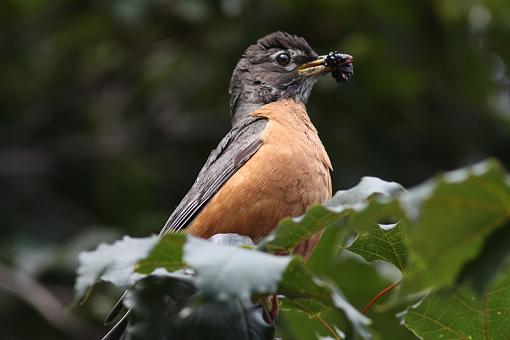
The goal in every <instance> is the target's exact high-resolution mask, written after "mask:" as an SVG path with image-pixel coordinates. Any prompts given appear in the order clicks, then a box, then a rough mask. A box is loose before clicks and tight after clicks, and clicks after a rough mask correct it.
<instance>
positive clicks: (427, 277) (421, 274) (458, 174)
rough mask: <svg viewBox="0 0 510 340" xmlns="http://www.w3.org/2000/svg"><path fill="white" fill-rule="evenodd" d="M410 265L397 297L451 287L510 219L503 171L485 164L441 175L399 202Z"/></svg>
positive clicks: (508, 187)
mask: <svg viewBox="0 0 510 340" xmlns="http://www.w3.org/2000/svg"><path fill="white" fill-rule="evenodd" d="M401 203H402V206H403V208H404V210H405V212H406V214H407V217H408V221H407V222H408V224H409V225H408V227H407V228H406V229H407V230H406V231H407V233H408V238H409V242H410V247H411V248H412V250H413V254H414V256H413V263H412V266H409V268H408V270H407V271H406V273H405V276H404V281H403V286H402V289H401V291H402V292H404V293H411V292H418V291H420V290H423V289H426V288H428V287H431V286H434V285H444V284H451V283H453V282H454V281H455V280H456V278H457V276H458V274H459V272H460V271H461V269H462V267H463V266H464V265H465V264H466V263H467V262H468V261H470V260H472V259H473V258H475V257H476V256H477V255H478V253H479V252H480V249H481V247H482V246H483V243H484V241H485V238H486V237H487V236H488V235H489V234H491V233H492V232H493V231H495V230H496V229H498V228H500V227H502V226H503V225H505V223H507V222H508V221H509V219H510V185H509V182H508V179H507V175H506V173H505V171H504V169H503V168H502V167H501V166H500V165H499V163H497V162H495V161H486V162H483V163H479V164H477V165H474V166H471V167H467V168H464V169H460V170H456V171H452V172H448V173H445V174H443V175H440V176H437V177H436V178H434V179H432V180H429V181H427V182H426V183H424V184H422V185H420V186H418V187H417V188H414V189H411V190H409V191H408V192H407V193H405V194H404V195H403V196H402V198H401Z"/></svg>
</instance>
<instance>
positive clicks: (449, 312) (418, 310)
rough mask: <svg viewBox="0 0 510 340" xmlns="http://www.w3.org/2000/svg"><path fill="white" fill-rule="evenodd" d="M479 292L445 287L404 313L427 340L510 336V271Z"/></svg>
mask: <svg viewBox="0 0 510 340" xmlns="http://www.w3.org/2000/svg"><path fill="white" fill-rule="evenodd" d="M508 269H509V268H507V270H506V271H505V272H503V273H501V274H500V275H499V276H498V277H497V278H496V279H495V281H494V282H493V283H492V284H491V285H490V286H489V288H488V289H487V290H486V291H485V292H484V293H483V296H480V295H478V294H477V293H475V292H474V291H472V290H471V289H470V288H468V287H466V286H463V287H458V288H449V289H443V290H440V291H438V292H435V293H433V294H431V295H430V296H428V297H426V298H424V299H423V300H422V301H421V303H419V304H417V305H415V306H413V307H411V308H409V309H407V311H406V312H405V313H404V320H405V325H406V327H408V328H409V329H410V330H411V331H413V332H414V333H415V334H416V335H417V336H419V337H421V338H423V339H427V340H428V339H431V340H433V339H496V340H497V339H508V338H510V322H509V320H510V308H509V306H510V270H508Z"/></svg>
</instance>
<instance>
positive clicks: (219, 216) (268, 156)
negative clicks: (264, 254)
mask: <svg viewBox="0 0 510 340" xmlns="http://www.w3.org/2000/svg"><path fill="white" fill-rule="evenodd" d="M253 115H254V116H263V117H266V118H268V120H269V121H268V124H267V126H266V129H265V130H264V133H263V136H262V138H263V144H262V146H261V147H260V149H259V150H258V151H257V152H256V153H255V154H254V155H253V156H252V158H250V159H249V160H248V162H246V164H245V165H243V166H242V167H241V168H240V169H239V170H238V171H237V172H236V173H235V174H234V175H233V176H232V177H231V178H230V179H229V180H228V181H227V182H226V183H225V184H224V185H223V187H222V188H221V189H220V190H219V191H218V192H217V193H216V195H214V196H213V198H212V199H211V200H210V201H209V202H208V203H207V205H206V206H205V207H204V208H203V210H202V211H201V212H200V213H199V214H198V216H197V217H196V218H195V219H194V220H193V222H192V223H191V225H190V226H189V227H188V228H187V230H186V231H187V232H188V233H190V234H192V235H194V236H198V237H203V238H209V237H211V236H212V235H214V234H218V233H238V234H243V235H248V236H250V237H251V238H252V239H253V240H254V241H255V242H257V241H258V240H260V239H261V238H262V237H264V236H266V235H267V234H268V233H269V232H270V231H271V230H273V229H274V228H275V227H276V225H277V223H278V221H279V220H281V219H282V218H284V217H287V216H299V215H301V214H303V213H304V212H305V210H306V208H307V207H309V206H310V205H312V204H314V203H317V202H323V201H325V200H327V199H328V198H330V197H331V177H330V169H331V163H330V160H329V158H328V155H327V153H326V151H325V150H324V147H323V145H322V143H321V141H320V139H319V137H318V135H317V131H316V129H315V128H314V126H313V125H312V123H311V122H310V119H309V117H308V115H307V113H306V111H305V108H304V106H303V105H302V104H300V103H296V102H294V101H292V100H288V101H279V102H276V103H271V104H268V105H265V106H263V107H261V108H260V109H258V110H257V111H255V112H254V113H253Z"/></svg>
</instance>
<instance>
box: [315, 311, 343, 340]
mask: <svg viewBox="0 0 510 340" xmlns="http://www.w3.org/2000/svg"><path fill="white" fill-rule="evenodd" d="M316 317H317V320H319V322H320V323H321V324H322V325H323V326H324V327H325V328H326V329H327V330H328V331H329V332H330V333H331V335H333V337H334V338H335V340H340V337H339V336H338V334H336V332H335V330H334V329H333V328H331V326H330V325H329V324H328V323H327V322H326V321H324V320H323V319H322V318H321V317H320V316H319V315H317V316H316Z"/></svg>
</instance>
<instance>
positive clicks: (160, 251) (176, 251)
mask: <svg viewBox="0 0 510 340" xmlns="http://www.w3.org/2000/svg"><path fill="white" fill-rule="evenodd" d="M185 242H186V234H184V233H169V234H166V235H165V236H164V237H163V238H161V239H160V240H159V241H158V243H157V244H156V246H155V247H154V248H153V249H152V250H151V252H150V253H149V256H148V257H146V258H144V259H143V260H141V261H140V262H138V264H137V265H136V268H135V270H136V271H137V272H138V273H141V274H150V273H152V272H153V271H154V270H155V269H157V268H164V269H166V270H167V271H168V272H173V271H175V270H178V269H181V268H184V267H185V266H186V264H185V263H184V261H183V260H182V247H183V246H184V243H185Z"/></svg>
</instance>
